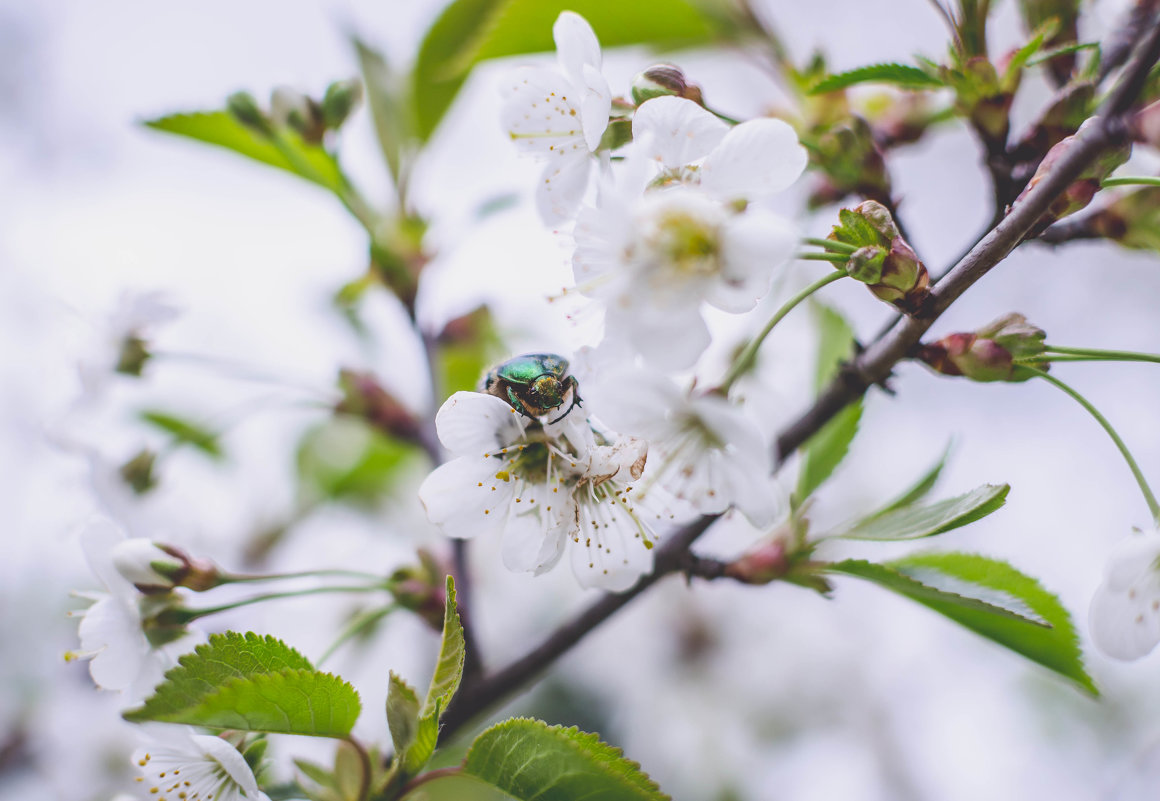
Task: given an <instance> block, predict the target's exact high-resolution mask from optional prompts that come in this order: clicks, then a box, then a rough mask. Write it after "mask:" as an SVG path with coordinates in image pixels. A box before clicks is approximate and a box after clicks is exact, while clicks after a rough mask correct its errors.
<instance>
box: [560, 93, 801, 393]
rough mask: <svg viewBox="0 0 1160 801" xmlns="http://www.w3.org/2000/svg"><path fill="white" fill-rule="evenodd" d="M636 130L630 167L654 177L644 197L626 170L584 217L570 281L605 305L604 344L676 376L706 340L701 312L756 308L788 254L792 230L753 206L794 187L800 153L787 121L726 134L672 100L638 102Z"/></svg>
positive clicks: (692, 107)
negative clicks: (611, 341)
mask: <svg viewBox="0 0 1160 801" xmlns="http://www.w3.org/2000/svg"><path fill="white" fill-rule="evenodd" d="M633 131H634V137H635V138H636V144H635V146H634V152H633V155H632V156H631V157H630V161H636V162H638V163H639V161H641V160H644V161H646V162H649V163H655V164H656V165H657V169H658V171H657V173H656V175H655V176H653V177H652V178H651V180H649V179H648V177H647V176H645V185H646V186H647V188H646V189H645V191H644V192H643V193H642V192H641V191H640V187H641V185H642V183H641V181H640V180H639V178H640V176H638V175H633V172H634V170H635V171H636V172H639V166H633V165H630V169H629V170H627V171H626V172H627V173H628V175H627V176H626V177H625V178H624V180H621V181H620V182H619V183H617V184H615V185H612V186H609V187H608V188H607V191H602V193H601V198H600V202H599V203H598V204H597V205H595V206H590V207H586V208H584V209H582V210H581V212H580V214H579V216H578V218H577V221H576V227H575V231H574V236H575V240H576V250H575V252H574V255H573V273H574V276H575V279H576V284H577V288H578V289H579V290H580V291H581V292H582V293H583V294H586V295H589V296H590V297H593V298H595V299H597V300H600V301H603V303H604V305H605V309H606V313H605V335H606V337H608V338H620V339H623V340H625V341H626V342H628V343H629V344H630V345H631V346H632V347H633V348H634V349H635V350H636V351H637V352H639V353H641V354H642V355H643V356H644V357H645V358H646V360H647V361H648V362H649V363H650V364H654V365H656V366H658V367H660V368H662V369H669V370H677V369H683V368H687V367H690V366H691V365H692V364H693V363H694V362H695V361H696V360H697V358H698V357H699V356H700V354H701V353H702V352H703V351H704V350H705V348H706V347H708V344H709V341H710V337H709V329H708V326H707V325H706V323H705V320H704V318H703V317H702V315H701V304H702V303H703V302H704V303H708V304H709V305H711V306H714V307H716V308H719V309H722V310H723V311H727V312H733V313H740V312H746V311H749V310H751V309H753V308H754V306H756V304H757V301H758V300H760V298H761V297H762V296H764V295H765V294H766V293H767V292H768V291H769V287H770V284H771V282H772V279H773V273H774V270H775V269H776V268H777V267H778V266H780V265H781V264H783V263H785V262H786V261H788V260H789V258H790V257H791V255H792V254H793V249H794V247H795V245H796V242H797V239H798V237H797V233H796V231H795V229H794V227H793V225H791V224H790V222H789V221H788V220H785V219H784V218H782V217H780V216H779V215H777V214H774V213H773V212H771V211H769V210H767V209H764V208H760V207H758V206H755V205H752V201H755V200H757V199H759V198H761V197H763V196H765V195H768V194H770V193H773V192H776V191H779V190H781V189H784V188H785V187H786V186H788V185H789V184H790V183H792V182H793V181H794V180H795V179H796V178H797V176H798V175H800V174H801V171H802V169H803V168H804V166H805V162H806V155H805V151H804V149H803V148H802V147H801V145H800V144H798V141H797V136H796V135H795V134H794V132H793V129H791V128H790V127H789V126H788V125H786V124H785V123H784V122H781V121H779V120H772V119H761V120H753V121H751V122H746V123H742V124H740V125H737V126H735V127H734V128H732V129H730V128H728V126H726V125H725V124H724V123H722V122H721V121H720V120H718V119H717V118H716V117H714V116H712V115H711V114H709V113H708V112H707V111H705V110H704V109H702V108H700V107H699V106H698V105H697V104H695V103H693V102H692V101H689V100H683V99H681V98H675V97H659V98H654V99H652V100H649V101H647V102H645V103H643V104H642V105H641V106H640V108H639V109H638V110H637V112H636V117H635V118H634V119H633Z"/></svg>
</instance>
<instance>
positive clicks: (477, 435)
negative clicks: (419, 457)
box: [419, 392, 656, 590]
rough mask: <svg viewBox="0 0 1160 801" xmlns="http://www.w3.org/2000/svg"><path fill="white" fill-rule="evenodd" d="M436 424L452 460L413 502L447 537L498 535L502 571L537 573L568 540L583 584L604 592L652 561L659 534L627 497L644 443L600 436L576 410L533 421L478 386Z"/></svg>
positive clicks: (455, 400) (447, 407)
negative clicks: (558, 418)
mask: <svg viewBox="0 0 1160 801" xmlns="http://www.w3.org/2000/svg"><path fill="white" fill-rule="evenodd" d="M435 422H436V428H437V430H438V433H439V438H440V440H441V441H442V442H443V444H444V446H445V447H447V449H448V450H450V451H451V452H452V454H454V455H455V457H456V458H453V459H452V460H451V461H449V462H447V463H446V464H444V465H441V466H440V467H438V468H436V469H435V470H434V471H433V472H432V473H431V475H429V476H428V477H427V479H426V480H425V481H424V482H423V484H422V486H421V487H420V488H419V498H420V500H421V501H422V502H423V505H424V507H425V508H426V510H427V515H428V517H429V518H430V520H431V521H432V522H433V523H435V524H436V525H438V526H439V527H440V528H441V529H443V531H444V532H445V533H446V534H447V535H448V536H452V537H460V538H470V537H476V536H480V535H483V536H499V535H501V534H502V536H503V561H504V564H505V565H506V566H507V567H508V569H510V570H513V571H527V572H531V573H533V574H535V575H539V574H542V573H544V572H546V571H548V570H550V569H551V568H552V567H554V566H555V565H556V564H557V562H559V561H560V558H561V557H562V556H563V553H564V549H565V548H566V547H569V542H571V549H572V560H571V561H572V567H573V570H574V572H575V573H576V576H577V578H578V579H579V581H580V583H581V584H583V585H584V586H595V587H602V588H604V589H610V590H622V589H626V588H627V587H629V586H631V585H632V583H633V582H634V581H635V580H636V578H637V577H639V576H640V575H641V574H642V573H644V572H646V571H647V570H648V569H649V568H650V567H651V565H652V557H651V554H650V553H649V550H650V549H651V547H652V545H653V542H654V541H655V539H656V535H655V534H654V533H653V529H652V527H651V524H650V523H648V522H647V520H646V514H647V513H646V511H645V510H643V509H639V508H638V507H637V505H636V503H635V501H634V499H633V497H632V495H631V493H632V484H631V482H632V481H634V480H635V479H637V478H639V477H640V475H641V471H642V470H643V468H644V463H645V459H646V456H647V446H646V444H645V443H644V442H643V441H639V440H634V439H631V438H623V439H612V438H609V437H605V436H601V437H599V438H598V436H597V434H596V433H595V432H594V431H593V430H592V428H591V427H590V425H589V423H588V421H587V420H586V419H585V418H584V417H583V415H581V414H579V413H575V412H574V413H572V414H569V415H567V416H566V417H565V418H564V419H563V420H561V421H559V422H556V423H551V424H544V425H541V424H540V423H534V422H532V421H530V420H528V418H526V417H524V416H522V415H520V414H518V413H517V412H516V411H515V410H514V409H512V408H511V406H509V405H508V404H507V403H506V402H504V401H502V400H500V399H499V398H496V397H494V396H492V395H486V394H483V393H478V392H457V393H455V394H454V395H452V396H451V397H450V398H449V399H448V400H447V402H446V403H444V404H443V406H442V407H441V408H440V410H439V413H438V414H437V415H436V420H435ZM654 516H655V515H654Z"/></svg>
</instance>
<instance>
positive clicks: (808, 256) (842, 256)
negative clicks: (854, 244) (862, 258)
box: [794, 253, 850, 264]
mask: <svg viewBox="0 0 1160 801" xmlns="http://www.w3.org/2000/svg"><path fill="white" fill-rule="evenodd" d="M794 258H795V259H801V260H802V261H828V262H832V263H834V264H845V263H846V262H848V261H849V260H850V255H849V254H848V253H797V254H795V255H794Z"/></svg>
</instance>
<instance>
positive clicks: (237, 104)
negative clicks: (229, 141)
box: [226, 92, 274, 136]
mask: <svg viewBox="0 0 1160 801" xmlns="http://www.w3.org/2000/svg"><path fill="white" fill-rule="evenodd" d="M226 109H227V110H228V111H229V112H230V114H232V115H233V116H234V119H236V120H237V121H238V122H240V123H241V124H242V125H244V126H246V127H247V128H249V129H250V130H252V131H254V132H256V133H259V134H261V135H262V136H271V135H273V133H274V130H273V128H272V127H271V126H270V121H269V120H268V119H266V115H265V114H263V113H262V110H261V109H260V108H258V101H257V100H255V99H254V96H253V95H252V94H250V93H249V92H234V93H233V94H232V95H230V96H229V98H227V99H226Z"/></svg>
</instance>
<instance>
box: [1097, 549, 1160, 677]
mask: <svg viewBox="0 0 1160 801" xmlns="http://www.w3.org/2000/svg"><path fill="white" fill-rule="evenodd" d="M1089 626H1090V628H1091V634H1092V640H1094V641H1095V644H1096V646H1097V647H1098V648H1099V649H1100V650H1101V651H1103V652H1104V653H1105V654H1107V655H1108V656H1110V657H1112V658H1114V659H1123V660H1125V661H1129V660H1133V659H1139V658H1141V657H1143V656H1146V655H1147V654H1149V653H1150V652H1151V651H1152V649H1153V648H1155V647H1156V644H1157V643H1160V531H1153V532H1151V533H1148V534H1136V535H1133V536H1131V537H1128V538H1127V539H1125V540H1124V541H1122V542H1121V543H1120V544H1119V545H1118V546H1117V547H1116V550H1115V551H1114V552H1113V554H1112V558H1111V559H1110V560H1108V565H1107V569H1106V570H1105V572H1104V580H1103V583H1102V584H1100V586H1099V588H1098V589H1097V590H1096V593H1095V595H1094V596H1093V597H1092V605H1091V611H1090V613H1089Z"/></svg>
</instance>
